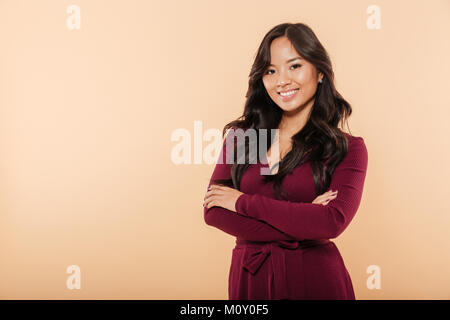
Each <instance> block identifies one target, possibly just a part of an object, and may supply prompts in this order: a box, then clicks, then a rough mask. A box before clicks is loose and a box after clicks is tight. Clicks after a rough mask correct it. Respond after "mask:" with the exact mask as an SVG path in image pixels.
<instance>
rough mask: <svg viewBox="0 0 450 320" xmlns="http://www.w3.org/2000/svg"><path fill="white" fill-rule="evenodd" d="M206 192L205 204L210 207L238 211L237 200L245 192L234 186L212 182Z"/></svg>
mask: <svg viewBox="0 0 450 320" xmlns="http://www.w3.org/2000/svg"><path fill="white" fill-rule="evenodd" d="M208 190H209V191H208V192H206V195H205V198H204V202H203V206H204V207H207V208H208V209H209V208H211V207H214V206H218V207H222V208H225V209H228V210H230V211H234V212H236V201H237V199H238V198H239V196H240V195H241V194H244V193H243V192H240V191H239V190H236V189H234V188H230V187H226V186H221V185H216V184H212V185H211V186H210V187H209V189H208Z"/></svg>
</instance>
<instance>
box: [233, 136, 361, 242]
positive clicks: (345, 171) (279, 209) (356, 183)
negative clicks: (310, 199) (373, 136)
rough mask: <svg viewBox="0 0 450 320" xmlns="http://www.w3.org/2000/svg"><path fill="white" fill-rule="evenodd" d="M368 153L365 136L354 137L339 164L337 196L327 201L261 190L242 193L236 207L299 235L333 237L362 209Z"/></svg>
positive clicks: (334, 182) (335, 184) (333, 186)
mask: <svg viewBox="0 0 450 320" xmlns="http://www.w3.org/2000/svg"><path fill="white" fill-rule="evenodd" d="M367 162H368V153H367V149H366V146H365V143H364V139H363V138H361V137H354V138H353V139H352V140H351V141H350V142H349V146H348V153H347V155H346V157H345V158H344V159H343V160H342V162H341V163H339V164H338V166H337V167H336V169H335V171H334V173H333V177H332V180H331V184H330V189H331V190H338V194H337V197H336V198H335V199H334V200H331V201H330V202H329V203H328V204H327V205H322V204H313V203H302V202H291V201H284V200H277V199H273V198H269V197H266V196H262V195H259V194H242V195H241V196H240V197H239V198H238V200H237V202H236V211H237V212H238V213H239V214H242V215H246V216H249V217H252V218H256V219H259V220H262V221H265V222H267V223H268V224H270V225H272V226H274V227H275V228H277V229H278V230H281V231H283V232H285V233H286V234H288V235H290V236H292V237H294V238H296V239H299V240H303V239H323V238H326V239H332V238H336V237H338V236H339V235H340V234H341V233H342V232H343V231H344V230H345V228H346V227H347V226H348V225H349V224H350V221H351V220H352V219H353V217H354V215H355V214H356V211H357V210H358V207H359V204H360V201H361V197H362V193H363V188H364V180H365V176H366V170H367Z"/></svg>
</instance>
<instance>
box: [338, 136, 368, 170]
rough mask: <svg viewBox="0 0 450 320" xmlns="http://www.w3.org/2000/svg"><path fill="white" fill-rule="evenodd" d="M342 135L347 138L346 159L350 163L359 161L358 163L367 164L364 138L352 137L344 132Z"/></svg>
mask: <svg viewBox="0 0 450 320" xmlns="http://www.w3.org/2000/svg"><path fill="white" fill-rule="evenodd" d="M344 134H345V136H346V137H347V142H348V151H347V155H346V158H347V159H349V160H351V161H355V160H359V161H360V162H363V163H365V164H367V161H368V151H367V147H366V143H365V141H364V138H363V137H358V136H353V135H351V134H348V133H346V132H344Z"/></svg>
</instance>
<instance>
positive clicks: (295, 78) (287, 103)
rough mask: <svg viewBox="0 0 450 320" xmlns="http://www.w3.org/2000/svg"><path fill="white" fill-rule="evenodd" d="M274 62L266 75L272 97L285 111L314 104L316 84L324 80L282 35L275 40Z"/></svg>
mask: <svg viewBox="0 0 450 320" xmlns="http://www.w3.org/2000/svg"><path fill="white" fill-rule="evenodd" d="M270 57H271V61H270V63H271V65H270V66H269V67H268V68H267V69H266V71H265V72H264V75H263V78H262V80H263V83H264V87H265V88H266V90H267V93H268V94H269V96H270V98H272V100H273V101H274V102H275V103H276V104H277V105H278V106H279V107H280V108H281V109H282V110H283V111H287V112H289V111H293V110H296V109H298V108H302V109H303V108H304V107H306V106H307V105H308V103H309V104H310V105H311V106H312V104H313V100H312V98H313V97H314V95H315V93H316V89H317V84H318V82H319V80H320V79H322V77H323V76H322V74H320V75H318V74H317V70H316V68H315V67H314V66H313V65H312V64H311V63H309V62H308V61H306V60H303V59H302V57H301V56H300V55H299V54H298V53H297V51H296V50H295V48H294V47H293V46H292V43H291V41H290V40H289V39H288V38H287V37H285V36H283V37H279V38H276V39H274V40H273V41H272V44H271V46H270Z"/></svg>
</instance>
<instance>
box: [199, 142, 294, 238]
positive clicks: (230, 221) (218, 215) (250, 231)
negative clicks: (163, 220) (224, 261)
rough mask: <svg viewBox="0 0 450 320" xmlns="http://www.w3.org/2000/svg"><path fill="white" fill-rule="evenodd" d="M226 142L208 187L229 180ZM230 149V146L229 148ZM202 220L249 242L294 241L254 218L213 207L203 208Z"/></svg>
mask: <svg viewBox="0 0 450 320" xmlns="http://www.w3.org/2000/svg"><path fill="white" fill-rule="evenodd" d="M226 143H227V142H226V140H225V142H224V144H223V147H222V150H221V153H220V156H219V160H222V161H217V164H216V166H215V168H214V171H213V174H212V176H211V179H210V182H209V185H208V187H209V186H210V185H211V184H212V182H213V180H214V179H230V178H231V164H227V163H226V159H225V158H224V155H225V152H226ZM230 147H231V146H230ZM204 219H205V222H206V224H207V225H210V226H213V227H216V228H218V229H220V230H222V231H224V232H226V233H228V234H230V235H232V236H235V237H238V238H242V239H245V240H250V241H281V240H295V239H294V238H292V237H290V236H289V235H287V234H285V233H283V232H281V231H279V230H277V229H276V228H274V227H273V226H271V225H269V224H267V223H265V222H263V221H258V220H256V219H254V218H251V217H247V216H243V215H240V214H238V213H236V212H234V211H231V210H228V209H225V208H222V207H218V206H214V207H211V208H206V207H205V208H204Z"/></svg>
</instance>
